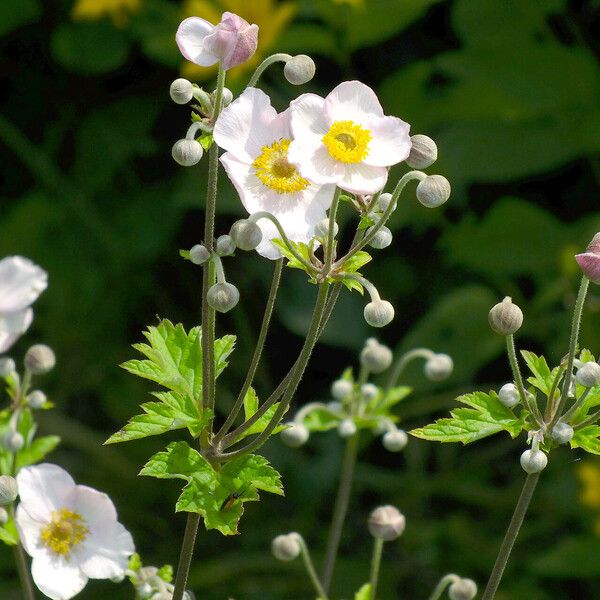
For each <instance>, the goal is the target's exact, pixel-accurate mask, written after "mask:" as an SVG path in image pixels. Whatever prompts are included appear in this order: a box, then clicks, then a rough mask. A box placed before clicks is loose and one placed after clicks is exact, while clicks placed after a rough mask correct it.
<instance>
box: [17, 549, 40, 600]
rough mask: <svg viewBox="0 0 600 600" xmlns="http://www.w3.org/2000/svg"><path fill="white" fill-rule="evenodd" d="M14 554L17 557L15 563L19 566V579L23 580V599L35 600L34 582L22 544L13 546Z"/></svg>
mask: <svg viewBox="0 0 600 600" xmlns="http://www.w3.org/2000/svg"><path fill="white" fill-rule="evenodd" d="M13 553H14V556H15V562H16V564H17V571H18V572H19V579H20V580H21V590H22V592H23V598H24V599H25V600H35V592H34V591H33V582H32V581H31V574H30V572H29V565H28V564H27V557H26V556H25V550H23V546H21V544H20V543H19V544H17V545H16V546H13Z"/></svg>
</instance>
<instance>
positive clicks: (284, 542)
mask: <svg viewBox="0 0 600 600" xmlns="http://www.w3.org/2000/svg"><path fill="white" fill-rule="evenodd" d="M271 552H272V553H273V556H274V557H275V558H276V559H277V560H281V561H283V562H290V561H292V560H294V559H295V558H298V556H300V553H301V552H302V546H301V545H300V541H299V539H298V534H297V533H288V534H286V535H278V536H277V537H276V538H274V539H273V541H272V542H271Z"/></svg>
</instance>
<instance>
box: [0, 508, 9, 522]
mask: <svg viewBox="0 0 600 600" xmlns="http://www.w3.org/2000/svg"><path fill="white" fill-rule="evenodd" d="M8 519H9V517H8V513H7V512H6V509H5V508H2V507H1V506H0V525H6V524H7V523H8Z"/></svg>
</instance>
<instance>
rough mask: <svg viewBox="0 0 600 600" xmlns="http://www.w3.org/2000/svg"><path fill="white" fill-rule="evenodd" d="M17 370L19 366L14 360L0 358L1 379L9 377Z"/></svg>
mask: <svg viewBox="0 0 600 600" xmlns="http://www.w3.org/2000/svg"><path fill="white" fill-rule="evenodd" d="M16 370H17V365H16V364H15V361H14V360H13V359H12V358H9V357H6V358H0V377H9V376H10V375H12V374H13V373H14V372H15V371H16Z"/></svg>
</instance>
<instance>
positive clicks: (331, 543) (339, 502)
mask: <svg viewBox="0 0 600 600" xmlns="http://www.w3.org/2000/svg"><path fill="white" fill-rule="evenodd" d="M359 439H360V432H358V433H356V434H354V435H353V436H352V437H350V438H348V440H347V441H346V450H345V453H344V460H343V463H342V471H341V473H340V483H339V487H338V492H337V496H336V499H335V506H334V509H333V518H332V520H331V526H330V528H329V535H328V537H327V547H326V550H325V558H324V560H323V570H322V575H321V582H322V583H323V587H324V588H325V591H327V592H328V591H329V588H330V587H331V578H332V577H333V570H334V568H335V562H336V559H337V555H338V550H339V547H340V540H341V539H342V531H343V529H344V521H345V520H346V514H347V512H348V504H349V502H350V492H351V491H352V482H353V480H354V468H355V466H356V456H357V454H358V442H359Z"/></svg>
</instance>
